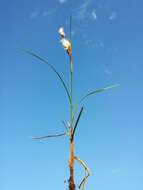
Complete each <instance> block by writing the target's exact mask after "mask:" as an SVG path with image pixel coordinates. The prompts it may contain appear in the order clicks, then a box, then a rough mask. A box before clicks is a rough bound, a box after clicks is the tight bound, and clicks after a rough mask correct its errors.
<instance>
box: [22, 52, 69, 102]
mask: <svg viewBox="0 0 143 190" xmlns="http://www.w3.org/2000/svg"><path fill="white" fill-rule="evenodd" d="M23 51H24V52H25V53H27V54H29V55H31V56H33V57H35V58H37V59H39V60H40V61H42V62H43V63H45V64H47V65H48V66H49V67H50V68H51V70H52V71H53V72H54V73H55V74H56V75H57V77H58V78H59V80H60V82H61V83H62V85H63V87H64V89H65V91H66V94H67V96H68V99H69V102H71V97H70V93H69V90H68V88H67V85H66V84H65V82H64V80H63V78H62V76H61V75H60V74H59V72H58V71H57V70H56V69H55V67H54V66H53V65H51V64H50V63H48V61H47V60H45V59H43V58H42V57H40V56H39V55H37V54H35V53H33V52H31V51H29V50H23Z"/></svg>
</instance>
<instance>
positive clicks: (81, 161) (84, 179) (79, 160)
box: [74, 156, 91, 189]
mask: <svg viewBox="0 0 143 190" xmlns="http://www.w3.org/2000/svg"><path fill="white" fill-rule="evenodd" d="M74 159H75V160H77V161H78V162H79V163H80V164H81V165H82V166H83V167H84V169H85V177H84V178H83V180H82V181H81V183H80V185H79V189H80V188H81V187H82V189H84V186H85V183H86V180H87V178H88V177H89V176H90V175H91V174H90V171H89V168H88V167H87V165H86V164H85V163H84V161H83V160H81V159H80V158H78V157H77V156H75V157H74ZM86 172H87V175H86Z"/></svg>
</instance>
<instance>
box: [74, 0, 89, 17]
mask: <svg viewBox="0 0 143 190" xmlns="http://www.w3.org/2000/svg"><path fill="white" fill-rule="evenodd" d="M89 4H90V0H86V1H84V2H83V3H82V4H81V5H80V6H79V7H78V8H77V9H76V10H75V11H76V18H77V19H80V20H83V19H85V18H86V17H87V15H88V11H87V10H88V7H89Z"/></svg>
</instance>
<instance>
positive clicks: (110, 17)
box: [109, 11, 117, 20]
mask: <svg viewBox="0 0 143 190" xmlns="http://www.w3.org/2000/svg"><path fill="white" fill-rule="evenodd" d="M116 17H117V13H116V12H115V11H113V12H112V13H111V14H110V16H109V20H115V19H116Z"/></svg>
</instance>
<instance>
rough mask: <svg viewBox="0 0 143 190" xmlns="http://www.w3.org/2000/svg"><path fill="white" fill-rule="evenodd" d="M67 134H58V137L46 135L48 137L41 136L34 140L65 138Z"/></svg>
mask: <svg viewBox="0 0 143 190" xmlns="http://www.w3.org/2000/svg"><path fill="white" fill-rule="evenodd" d="M65 135H66V133H61V134H56V135H46V136H41V137H32V139H34V140H46V139H48V138H55V137H62V136H65Z"/></svg>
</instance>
